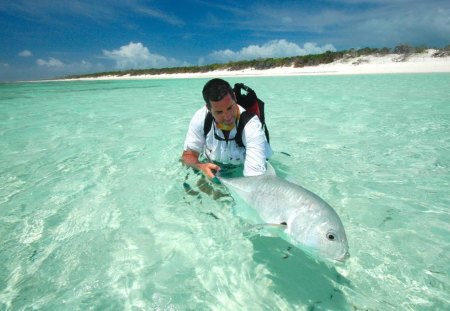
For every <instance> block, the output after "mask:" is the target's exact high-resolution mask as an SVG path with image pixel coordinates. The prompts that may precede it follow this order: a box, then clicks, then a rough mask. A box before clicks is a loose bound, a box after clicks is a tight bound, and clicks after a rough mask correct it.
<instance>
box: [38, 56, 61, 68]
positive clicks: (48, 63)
mask: <svg viewBox="0 0 450 311" xmlns="http://www.w3.org/2000/svg"><path fill="white" fill-rule="evenodd" d="M36 64H38V65H39V66H44V67H49V68H59V67H63V66H64V63H63V62H62V61H60V60H59V59H56V58H53V57H50V58H49V59H48V60H43V59H38V60H37V61H36Z"/></svg>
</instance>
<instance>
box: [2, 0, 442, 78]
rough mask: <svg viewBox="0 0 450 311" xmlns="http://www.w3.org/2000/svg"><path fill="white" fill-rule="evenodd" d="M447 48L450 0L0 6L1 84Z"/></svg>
mask: <svg viewBox="0 0 450 311" xmlns="http://www.w3.org/2000/svg"><path fill="white" fill-rule="evenodd" d="M401 43H407V44H410V45H421V44H426V45H428V46H434V47H444V46H447V45H449V44H450V1H448V0H327V1H325V0H323V1H319V0H311V1H302V0H299V1H286V0H277V1H274V0H270V1H269V0H268V1H258V0H239V1H227V0H223V1H213V0H210V1H207V0H177V1H176V0H167V1H163V0H154V1H144V0H105V1H95V0H94V1H92V0H90V1H89V0H0V44H1V48H0V81H14V80H33V79H43V78H52V77H58V76H65V75H69V74H81V73H92V72H99V71H111V70H122V69H129V68H152V67H153V68H159V67H171V66H183V65H202V64H208V63H215V62H227V61H230V60H242V59H254V58H258V57H283V56H293V55H304V54H312V53H321V52H324V51H326V50H343V49H349V48H362V47H366V46H368V47H380V48H381V47H385V46H386V47H395V46H396V45H398V44H401Z"/></svg>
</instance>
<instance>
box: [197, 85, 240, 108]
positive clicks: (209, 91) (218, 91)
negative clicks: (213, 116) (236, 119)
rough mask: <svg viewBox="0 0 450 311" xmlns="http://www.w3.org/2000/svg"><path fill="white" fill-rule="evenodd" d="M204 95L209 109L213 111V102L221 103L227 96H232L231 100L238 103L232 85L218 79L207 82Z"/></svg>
mask: <svg viewBox="0 0 450 311" xmlns="http://www.w3.org/2000/svg"><path fill="white" fill-rule="evenodd" d="M202 94H203V99H204V100H205V102H206V107H207V108H208V109H211V103H210V101H211V100H212V101H219V100H221V99H222V98H224V97H225V96H227V94H230V95H231V98H233V100H234V101H236V96H235V95H234V91H233V89H232V88H231V85H230V84H229V83H228V82H227V81H225V80H222V79H218V78H215V79H212V80H209V81H208V82H206V84H205V86H204V87H203V92H202Z"/></svg>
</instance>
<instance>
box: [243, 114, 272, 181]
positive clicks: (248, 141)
mask: <svg viewBox="0 0 450 311" xmlns="http://www.w3.org/2000/svg"><path fill="white" fill-rule="evenodd" d="M242 134H243V135H242V141H243V143H244V145H245V148H246V152H245V162H244V176H257V175H262V174H264V173H265V172H266V159H267V158H269V157H270V156H271V155H272V149H271V148H270V145H269V143H268V142H267V139H266V135H265V134H264V130H263V129H262V125H261V122H260V121H259V119H258V117H257V116H254V117H253V118H252V119H250V121H248V123H247V124H246V125H245V127H244V131H243V133H242Z"/></svg>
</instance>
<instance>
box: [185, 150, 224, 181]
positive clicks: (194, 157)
mask: <svg viewBox="0 0 450 311" xmlns="http://www.w3.org/2000/svg"><path fill="white" fill-rule="evenodd" d="M198 156H199V153H198V152H195V151H192V150H185V151H183V154H182V156H181V161H182V162H183V164H184V165H186V166H189V167H192V168H195V169H198V170H200V171H202V173H203V174H204V175H205V176H206V177H208V178H214V177H215V173H216V172H218V171H220V166H218V165H215V164H214V163H201V162H200V161H199V160H198ZM214 171H215V172H214Z"/></svg>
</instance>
